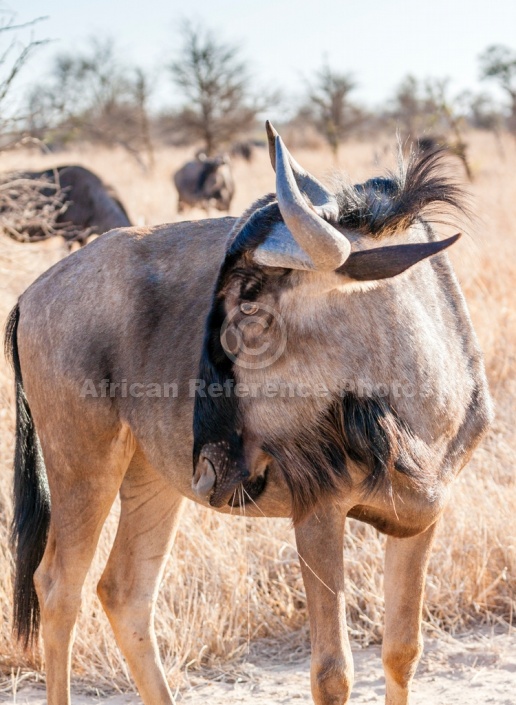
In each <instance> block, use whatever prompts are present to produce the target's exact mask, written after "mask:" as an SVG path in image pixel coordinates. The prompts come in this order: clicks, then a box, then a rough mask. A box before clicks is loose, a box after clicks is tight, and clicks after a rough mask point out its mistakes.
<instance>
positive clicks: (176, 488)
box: [7, 128, 491, 705]
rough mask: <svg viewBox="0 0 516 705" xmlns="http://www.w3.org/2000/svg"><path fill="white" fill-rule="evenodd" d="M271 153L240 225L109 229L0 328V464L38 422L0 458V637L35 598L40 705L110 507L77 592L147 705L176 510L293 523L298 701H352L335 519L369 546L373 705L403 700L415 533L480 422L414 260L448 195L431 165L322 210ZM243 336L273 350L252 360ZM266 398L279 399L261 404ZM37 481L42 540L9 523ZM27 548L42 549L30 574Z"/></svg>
mask: <svg viewBox="0 0 516 705" xmlns="http://www.w3.org/2000/svg"><path fill="white" fill-rule="evenodd" d="M269 130H270V128H269ZM272 138H274V139H271V158H272V160H273V163H275V166H276V172H277V198H276V196H275V195H272V194H271V195H269V196H267V197H264V198H263V199H261V200H260V201H259V202H257V203H256V204H254V205H253V206H252V207H251V208H250V209H249V210H248V211H247V212H246V213H245V214H244V215H243V216H242V217H241V218H240V219H233V218H223V219H215V220H204V221H200V222H191V223H180V224H179V223H178V224H175V225H166V226H158V227H155V228H134V229H127V230H121V231H114V232H111V233H108V234H107V235H105V236H104V237H103V238H100V239H98V240H97V241H96V242H95V243H92V244H91V245H90V246H88V247H87V248H85V249H84V250H82V251H80V252H77V253H75V254H73V255H71V256H70V257H69V258H67V259H66V260H64V261H61V262H59V263H58V264H57V265H55V266H54V267H53V268H52V269H50V270H49V271H48V272H47V273H45V274H44V275H42V276H41V277H40V278H39V279H38V280H37V281H36V282H35V283H34V284H33V285H32V286H31V287H29V289H28V290H27V291H26V292H25V293H24V294H23V295H22V297H21V298H20V301H19V305H18V307H17V308H16V309H15V310H14V312H13V314H12V317H11V323H10V326H9V331H8V336H7V345H8V349H9V350H10V351H11V353H12V356H13V358H14V362H15V369H16V379H17V398H18V405H19V409H21V412H20V414H19V416H18V426H17V427H18V441H17V448H22V446H23V444H25V447H27V448H32V447H34V443H32V444H31V443H30V442H29V443H27V439H26V438H24V433H25V435H27V434H28V436H29V437H33V436H34V434H35V433H36V430H37V435H38V438H39V442H40V444H41V448H42V452H43V457H44V461H45V465H43V464H42V462H41V461H40V460H38V461H37V462H36V463H35V464H34V463H32V464H31V463H29V464H28V467H32V471H31V473H30V475H29V476H28V475H27V473H25V475H24V474H23V472H22V471H23V468H24V458H23V453H21V451H20V453H21V454H20V453H18V455H17V457H18V458H19V462H18V465H17V467H16V477H17V478H18V485H17V487H18V490H17V493H16V498H17V511H16V514H15V517H17V518H16V519H15V526H14V531H15V535H16V536H17V537H18V549H17V550H18V554H17V566H18V583H17V586H18V587H17V589H16V610H17V612H16V615H17V617H16V625H17V628H18V632H19V634H20V635H21V636H22V637H24V638H27V639H30V638H31V636H32V635H33V634H34V633H35V631H36V628H37V617H38V611H37V610H38V601H39V605H40V606H41V615H42V620H43V626H44V642H45V648H46V662H47V664H51V665H52V669H51V677H49V678H48V679H47V682H48V686H47V688H48V693H49V695H48V701H49V705H61V703H62V702H65V701H66V698H67V693H68V680H67V674H68V669H69V663H68V661H67V658H66V653H67V652H66V650H64V649H63V634H65V635H66V639H67V640H68V644H69V643H70V639H71V634H72V629H73V625H74V623H75V617H76V614H77V610H78V605H79V601H80V589H81V585H82V580H83V578H84V576H85V574H86V571H87V569H88V566H89V562H90V560H91V557H92V555H93V551H94V549H95V544H96V540H97V538H98V535H99V532H100V529H101V527H102V524H103V521H104V519H105V517H106V516H107V513H108V511H109V508H110V506H111V504H112V502H113V500H114V497H115V496H116V494H117V492H118V491H120V495H121V499H122V503H121V504H122V509H121V520H120V526H119V530H118V534H117V539H116V540H115V545H114V548H113V551H112V554H111V556H110V559H109V561H108V564H107V567H106V570H105V572H104V574H103V576H102V578H101V581H100V584H99V595H100V598H101V601H102V604H103V606H104V608H105V610H106V612H107V613H108V616H109V618H110V621H111V623H112V625H113V628H114V630H115V634H116V636H117V640H118V642H119V644H120V646H121V648H122V650H123V651H124V654H125V655H126V658H127V660H128V662H129V665H130V668H131V671H132V673H133V675H134V677H135V680H136V682H137V685H138V688H139V690H140V693H141V695H142V699H143V700H144V702H145V703H146V704H150V703H152V704H153V705H154V703H161V704H165V703H166V704H167V705H169V704H170V703H171V702H172V696H171V694H170V691H169V689H168V686H167V684H166V682H165V679H164V676H163V672H162V670H161V668H160V666H159V658H158V655H157V650H156V642H155V639H154V637H153V631H152V630H153V624H152V615H153V605H154V601H155V595H156V588H157V584H158V582H159V577H160V575H161V570H162V566H163V561H164V560H165V558H166V555H167V554H168V550H169V548H170V543H171V539H172V537H173V534H174V531H175V527H176V526H177V520H178V517H179V510H180V506H181V502H182V498H183V497H187V498H190V499H192V500H194V501H200V502H202V503H203V504H205V505H206V506H212V507H213V508H215V509H217V510H218V511H222V512H226V513H229V512H234V513H235V512H243V511H244V509H243V506H244V505H245V513H246V514H247V515H250V516H264V515H265V516H285V517H287V516H291V517H293V519H294V521H295V522H296V540H297V543H298V548H299V553H300V556H301V557H302V561H301V564H302V571H303V578H304V582H305V586H306V589H307V600H308V606H309V613H310V620H311V634H312V690H313V695H314V700H315V702H316V704H317V705H335V704H336V703H337V704H338V705H342V704H343V703H346V702H347V701H348V698H349V692H350V687H351V669H350V663H351V661H350V653H349V643H348V640H347V635H346V629H345V609H344V566H343V533H344V521H345V517H346V516H353V517H357V518H360V519H361V520H363V521H366V522H369V523H371V524H373V525H374V526H376V527H377V528H378V529H379V530H381V531H384V532H385V533H387V534H388V535H389V538H388V540H387V558H386V575H385V585H386V625H385V636H384V646H383V658H384V664H385V670H386V676H387V702H388V703H389V705H406V703H407V702H408V694H409V688H410V683H411V680H412V677H413V674H414V667H415V664H416V663H417V660H418V657H419V654H420V650H421V637H420V620H421V605H422V596H423V587H424V576H425V570H426V565H427V562H428V556H429V550H430V546H431V542H432V537H433V534H434V531H435V525H436V522H437V520H438V518H439V516H440V514H441V512H442V510H443V508H444V505H445V502H446V499H447V497H448V493H449V487H450V483H451V481H452V479H453V478H454V477H455V476H456V475H457V473H458V472H459V470H460V469H461V468H462V466H463V465H464V463H465V462H466V461H467V459H468V457H469V455H470V454H471V452H472V451H473V449H474V447H475V446H476V444H477V443H478V442H479V440H480V438H481V437H482V435H483V434H484V433H485V430H486V428H487V425H488V424H489V421H490V418H491V405H490V399H489V393H488V389H487V383H486V378H485V372H484V369H483V363H482V358H481V354H480V351H479V348H478V344H477V342H476V338H475V335H474V332H473V329H472V326H471V322H470V319H469V315H468V312H467V309H466V306H465V303H464V299H463V296H462V294H461V292H460V289H459V287H458V284H457V282H456V279H455V276H454V274H453V271H452V269H451V265H450V263H449V261H448V258H447V256H446V254H443V253H440V254H436V252H438V251H439V248H440V249H443V248H444V247H446V246H448V245H450V244H452V242H453V241H454V240H455V239H456V238H451V239H449V240H446V241H443V242H442V243H440V244H439V243H438V242H437V238H436V236H435V234H434V233H433V231H432V229H431V228H430V226H429V225H428V223H426V222H425V221H424V220H423V219H422V217H421V209H422V207H423V206H424V205H428V204H430V205H431V204H432V203H434V204H435V203H437V204H441V205H442V204H443V203H448V204H452V205H453V204H454V203H455V202H456V197H455V195H456V193H455V191H454V190H453V188H452V186H451V185H450V184H449V183H448V182H447V181H446V180H445V179H441V178H440V177H439V176H438V174H437V172H436V168H437V162H435V161H434V160H433V158H431V159H430V161H427V162H425V161H420V162H418V163H416V166H415V167H414V168H413V169H412V170H410V169H409V170H408V171H407V174H406V176H407V179H408V180H407V179H405V180H404V179H402V178H400V179H399V180H398V181H395V180H392V181H389V182H386V181H385V180H372V181H370V182H366V184H362V185H360V186H357V187H353V188H352V187H349V188H347V189H346V188H343V189H342V192H341V193H339V196H338V198H337V197H335V196H334V195H333V194H331V193H328V192H327V190H326V189H325V188H324V187H323V186H322V185H321V184H319V183H318V182H317V181H316V180H315V179H313V177H311V175H309V174H307V173H306V172H304V171H303V170H302V169H301V168H300V167H299V165H297V164H296V163H295V162H294V160H293V159H292V158H291V157H290V155H289V154H288V152H287V151H286V148H285V147H284V145H283V144H282V142H281V140H280V138H279V137H278V136H276V137H274V135H272ZM409 177H410V178H409ZM300 189H302V191H301V190H300ZM432 255H435V256H433V257H432V259H427V258H428V257H430V256H432ZM368 262H369V263H370V264H367V263H368ZM371 262H372V264H371ZM285 263H287V264H285ZM412 265H416V266H414V267H413V268H410V267H412ZM406 269H408V271H406V272H404V270H406ZM402 272H404V273H402ZM398 274H399V275H400V276H396V277H395V278H388V279H385V278H384V277H385V276H388V277H394V275H398ZM244 323H245V324H246V325H244ZM247 323H249V325H247ZM226 325H227V327H226V328H225V326H226ZM224 330H226V331H229V334H228V337H227V338H224V335H225V333H224ZM235 333H240V335H241V337H242V341H243V343H244V345H243V346H240V347H239V346H236V348H235V347H234V343H235V340H237V339H238V336H237V335H235ZM224 340H225V341H226V342H225V343H224V342H223V341H224ZM263 341H265V342H267V343H268V344H270V345H272V347H270V346H269V347H270V349H271V350H275V349H280V352H281V354H280V355H278V356H277V357H275V358H274V359H273V360H272V361H270V362H268V363H267V364H258V365H256V364H254V365H253V364H251V363H252V362H253V360H254V361H255V362H256V361H257V362H259V363H261V361H262V359H263V356H265V355H266V354H267V348H265V347H263V346H262V342H263ZM278 343H281V345H280V347H279V348H278ZM275 346H276V347H275ZM235 350H236V352H235ZM42 351H44V353H43V352H42ZM226 384H227V389H226ZM239 384H240V385H241V389H244V388H246V389H247V390H248V391H247V393H242V394H237V385H239ZM167 385H171V391H170V388H169V393H168V394H167V393H166V392H165V390H166V388H167ZM203 385H204V386H203ZM210 385H212V392H213V393H211V392H210V389H209V387H210ZM282 385H286V386H287V388H288V389H290V388H293V389H294V390H298V391H297V392H296V393H294V394H293V395H290V394H287V395H281V394H277V393H275V394H269V393H268V391H267V390H269V389H270V388H272V389H273V390H279V389H281V387H282ZM207 386H208V388H207ZM251 389H255V390H258V393H257V394H256V395H255V394H252V393H249V390H251ZM307 390H308V393H306V392H307ZM244 391H245V390H244ZM319 392H320V393H319ZM194 397H195V404H194ZM28 410H30V413H31V414H32V416H31V417H30V413H29V411H28ZM27 414H29V417H30V418H31V419H33V426H31V425H30V424H29V423H28V422H27V419H26V417H27ZM24 429H25V431H24ZM31 434H32V436H31ZM192 447H193V465H194V473H193V482H192ZM26 465H27V464H26ZM34 468H35V469H34ZM34 476H36V480H38V478H39V481H40V482H39V481H35V480H34ZM27 477H30V478H32V479H31V480H30V481H29V480H28V479H27ZM45 478H48V485H49V489H50V496H51V500H52V506H51V513H50V524H49V525H48V517H49V515H48V512H46V511H41V512H39V513H38V515H37V516H34V518H33V521H34V525H33V526H31V525H30V523H27V521H26V520H25V519H23V517H24V516H30V515H31V512H30V511H28V509H27V506H28V505H27V502H29V501H30V502H31V503H32V505H35V504H37V502H36V501H35V499H36V500H38V498H39V501H40V503H42V504H43V506H44V507H46V508H47V510H48V509H49V506H48V505H47V504H45V498H46V490H45ZM24 483H25V484H24ZM24 509H25V510H26V511H25V512H24ZM29 509H30V507H29ZM32 514H34V512H32ZM22 519H23V520H22ZM45 527H48V531H49V534H48V539H47V541H46V546H43V541H42V540H41V536H42V535H43V536H44V532H45ZM71 529H73V531H72V530H71ZM33 535H35V536H38V537H40V538H39V541H38V545H37V546H35V544H34V540H33V539H31V536H33ZM31 541H32V543H31ZM27 546H29V547H31V549H35V550H36V549H37V550H41V551H42V550H43V549H44V551H45V552H44V555H43V558H42V560H41V563H39V557H40V556H38V559H37V560H35V555H37V551H36V553H34V551H32V550H31V551H28V550H27V548H26V547H27ZM38 563H39V566H38V567H37V569H36V566H37V565H38ZM34 571H35V573H34ZM32 574H34V583H35V587H36V591H37V597H38V599H37V600H36V599H35V594H34V588H33V587H32V582H31V581H30V578H31V576H32ZM149 595H151V597H149ZM135 637H136V638H135Z"/></svg>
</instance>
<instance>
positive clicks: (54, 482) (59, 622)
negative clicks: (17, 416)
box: [34, 427, 134, 705]
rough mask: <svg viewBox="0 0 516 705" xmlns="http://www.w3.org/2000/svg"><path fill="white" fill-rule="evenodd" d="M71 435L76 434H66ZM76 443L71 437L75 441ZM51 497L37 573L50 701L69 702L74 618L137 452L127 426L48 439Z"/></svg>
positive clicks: (54, 703)
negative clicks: (77, 444) (110, 432)
mask: <svg viewBox="0 0 516 705" xmlns="http://www.w3.org/2000/svg"><path fill="white" fill-rule="evenodd" d="M67 437H69V438H73V441H75V436H71V435H70V434H68V435H67ZM70 443H72V441H70ZM41 445H42V447H43V453H44V457H45V463H46V467H47V474H48V479H49V485H50V494H51V502H52V510H51V519H50V528H49V535H48V540H47V545H46V548H45V552H44V555H43V558H42V560H41V563H40V565H39V566H38V568H37V570H36V572H35V574H34V585H35V587H36V592H37V595H38V601H39V606H40V613H41V627H42V634H43V644H44V650H45V662H46V673H47V702H48V705H69V703H70V662H71V649H72V642H73V635H74V629H75V621H76V619H77V613H78V611H79V607H80V601H81V592H82V586H83V583H84V579H85V577H86V573H87V571H88V568H89V566H90V563H91V561H92V558H93V554H94V553H95V548H96V546H97V542H98V538H99V535H100V531H101V529H102V526H103V524H104V521H105V519H106V517H107V515H108V513H109V510H110V508H111V505H112V504H113V501H114V499H115V497H116V494H117V491H118V489H119V487H120V484H121V482H122V478H123V476H124V473H125V470H126V468H127V466H128V464H129V461H130V459H131V456H132V454H133V452H134V441H133V438H132V434H131V432H130V431H129V429H128V428H127V427H124V428H122V429H119V430H118V432H116V433H115V435H114V436H113V437H111V438H104V439H99V438H98V437H91V441H90V442H89V443H88V442H86V443H85V444H84V445H82V446H81V448H80V449H78V448H61V452H60V453H59V454H58V453H57V451H56V446H55V445H54V444H50V443H48V442H47V443H46V442H45V434H41Z"/></svg>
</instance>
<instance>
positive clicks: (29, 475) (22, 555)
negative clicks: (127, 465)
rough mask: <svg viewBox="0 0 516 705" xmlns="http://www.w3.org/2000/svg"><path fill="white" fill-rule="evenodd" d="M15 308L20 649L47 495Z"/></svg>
mask: <svg viewBox="0 0 516 705" xmlns="http://www.w3.org/2000/svg"><path fill="white" fill-rule="evenodd" d="M19 320H20V309H19V307H18V305H16V306H15V307H14V308H13V310H12V311H11V313H10V314H9V318H8V319H7V325H6V329H5V341H4V344H5V354H6V357H7V358H8V360H10V362H11V364H12V366H13V369H14V380H15V394H16V446H15V451H14V515H13V523H12V529H11V531H12V533H11V540H12V545H13V551H14V553H15V565H16V569H15V570H16V572H15V581H14V610H13V628H14V632H15V634H16V635H17V637H18V639H19V640H20V641H21V642H22V643H23V644H24V646H25V647H27V646H29V645H30V644H31V643H32V642H33V640H34V639H35V638H36V637H37V634H38V629H39V603H38V597H37V595H36V590H35V588H34V572H35V570H36V568H37V567H38V565H39V563H40V561H41V558H42V557H43V552H44V550H45V545H46V542H47V534H48V526H49V523H50V495H49V492H48V485H47V476H46V471H45V466H44V463H43V458H42V456H41V452H40V449H39V443H38V438H37V435H36V429H35V427H34V422H33V420H32V415H31V412H30V408H29V404H28V402H27V398H26V396H25V392H24V390H23V382H22V373H21V367H20V358H19V355H18V342H17V331H18V322H19Z"/></svg>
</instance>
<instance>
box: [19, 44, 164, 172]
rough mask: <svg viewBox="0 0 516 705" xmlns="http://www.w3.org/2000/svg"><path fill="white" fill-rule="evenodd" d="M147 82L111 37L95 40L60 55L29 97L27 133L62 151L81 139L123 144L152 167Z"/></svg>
mask: <svg viewBox="0 0 516 705" xmlns="http://www.w3.org/2000/svg"><path fill="white" fill-rule="evenodd" d="M149 95H150V86H149V81H148V78H147V76H146V75H145V73H144V72H143V70H142V69H139V68H131V67H129V66H126V65H124V64H123V63H122V62H121V61H120V60H119V58H118V56H117V53H116V49H115V46H114V42H113V40H112V39H109V38H104V39H99V38H93V39H91V40H90V44H89V46H88V48H87V49H86V50H85V51H83V52H77V53H73V54H72V53H63V54H58V55H57V56H56V57H55V59H54V64H53V68H52V70H51V72H50V75H49V77H48V79H47V81H46V82H45V83H44V84H42V85H38V86H36V87H35V88H33V89H32V91H31V93H30V95H29V97H28V119H27V123H28V129H29V131H30V134H32V135H34V136H36V137H38V138H40V139H42V140H44V141H45V142H46V143H48V144H50V145H52V146H55V147H63V146H66V145H68V144H70V143H71V142H76V141H83V142H89V143H93V144H97V145H105V146H109V147H111V146H121V147H123V148H124V149H125V150H126V151H127V152H129V154H131V156H132V157H133V158H134V159H135V160H136V161H137V163H138V164H139V165H140V167H142V169H144V170H145V169H146V168H147V167H148V166H152V162H153V147H152V142H151V138H150V128H149V115H148V100H149Z"/></svg>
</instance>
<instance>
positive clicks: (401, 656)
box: [382, 524, 436, 705]
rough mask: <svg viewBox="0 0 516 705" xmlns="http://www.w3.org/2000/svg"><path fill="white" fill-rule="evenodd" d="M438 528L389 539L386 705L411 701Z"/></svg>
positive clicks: (385, 659)
mask: <svg viewBox="0 0 516 705" xmlns="http://www.w3.org/2000/svg"><path fill="white" fill-rule="evenodd" d="M435 527H436V524H433V526H431V527H430V528H429V529H427V530H426V531H424V532H423V533H421V534H418V535H417V536H413V537H412V538H404V539H396V538H393V537H392V536H389V537H388V539H387V549H386V553H385V632H384V637H383V646H382V659H383V666H384V670H385V681H386V696H385V703H386V705H408V703H409V702H410V686H411V682H412V679H413V677H414V673H415V671H416V668H417V664H418V662H419V658H420V656H421V652H422V650H423V640H422V636H421V612H422V608H423V596H424V590H425V577H426V568H427V565H428V559H429V557H430V549H431V547H432V541H433V538H434V533H435Z"/></svg>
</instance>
